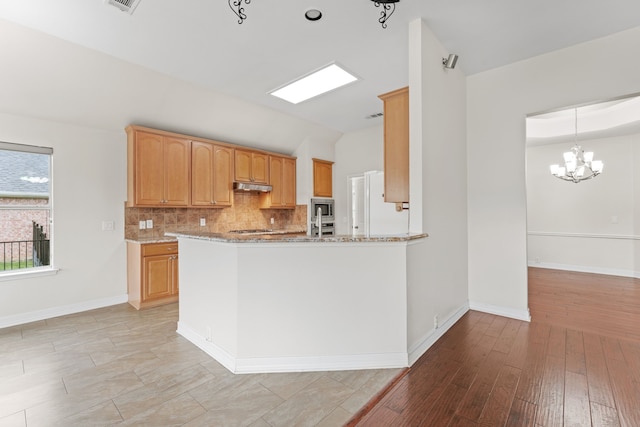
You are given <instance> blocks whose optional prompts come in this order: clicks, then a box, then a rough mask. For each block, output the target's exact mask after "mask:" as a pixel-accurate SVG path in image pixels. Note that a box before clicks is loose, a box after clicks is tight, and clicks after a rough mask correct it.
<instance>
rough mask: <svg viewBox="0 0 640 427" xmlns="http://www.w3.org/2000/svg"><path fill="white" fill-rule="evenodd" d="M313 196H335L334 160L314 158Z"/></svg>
mask: <svg viewBox="0 0 640 427" xmlns="http://www.w3.org/2000/svg"><path fill="white" fill-rule="evenodd" d="M313 196H314V197H329V198H330V197H333V162H330V161H328V160H320V159H313Z"/></svg>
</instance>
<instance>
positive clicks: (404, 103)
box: [380, 88, 409, 203]
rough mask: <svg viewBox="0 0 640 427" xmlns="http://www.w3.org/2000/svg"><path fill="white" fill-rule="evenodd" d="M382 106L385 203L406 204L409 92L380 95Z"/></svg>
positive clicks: (407, 186)
mask: <svg viewBox="0 0 640 427" xmlns="http://www.w3.org/2000/svg"><path fill="white" fill-rule="evenodd" d="M380 99H382V100H383V102H384V201H385V202H394V203H407V202H409V88H403V89H399V90H396V91H394V92H390V93H388V94H385V95H380Z"/></svg>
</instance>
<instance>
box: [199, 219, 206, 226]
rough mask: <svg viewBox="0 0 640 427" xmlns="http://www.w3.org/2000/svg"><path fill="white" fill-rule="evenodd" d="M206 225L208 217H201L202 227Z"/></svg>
mask: <svg viewBox="0 0 640 427" xmlns="http://www.w3.org/2000/svg"><path fill="white" fill-rule="evenodd" d="M205 225H207V220H206V218H200V227H204V226H205Z"/></svg>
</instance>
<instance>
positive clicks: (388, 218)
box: [349, 171, 409, 236]
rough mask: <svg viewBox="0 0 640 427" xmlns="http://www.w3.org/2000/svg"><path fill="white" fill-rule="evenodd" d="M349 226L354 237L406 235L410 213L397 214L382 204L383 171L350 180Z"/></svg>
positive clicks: (385, 204)
mask: <svg viewBox="0 0 640 427" xmlns="http://www.w3.org/2000/svg"><path fill="white" fill-rule="evenodd" d="M349 182H350V187H351V192H350V193H351V194H350V196H351V197H350V205H351V215H350V218H349V219H350V221H349V223H350V226H351V232H352V234H354V235H366V236H381V235H382V236H384V235H397V234H406V233H408V232H409V211H408V210H407V209H403V210H402V211H400V212H398V211H396V204H395V203H385V201H384V172H381V171H369V172H365V173H364V174H363V175H356V176H351V177H349Z"/></svg>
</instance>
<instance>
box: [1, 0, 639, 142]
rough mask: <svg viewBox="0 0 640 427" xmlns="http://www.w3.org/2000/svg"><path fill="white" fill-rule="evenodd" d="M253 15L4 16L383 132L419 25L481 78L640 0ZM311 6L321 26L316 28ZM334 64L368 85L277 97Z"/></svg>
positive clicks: (154, 4)
mask: <svg viewBox="0 0 640 427" xmlns="http://www.w3.org/2000/svg"><path fill="white" fill-rule="evenodd" d="M243 5H244V7H245V11H246V15H247V19H246V20H245V21H244V22H243V23H242V24H241V25H239V24H238V23H237V17H236V16H235V15H234V14H233V12H232V10H231V9H230V7H229V4H228V3H227V2H226V1H223V0H216V1H214V0H179V1H176V0H141V2H140V3H139V5H138V6H137V8H136V9H135V11H134V13H133V14H132V15H129V14H126V13H123V12H121V11H119V10H117V9H116V8H115V7H113V6H109V5H107V4H106V3H105V2H104V0H56V1H51V0H20V1H4V2H0V18H2V19H5V20H7V21H13V22H16V23H19V24H21V25H24V26H26V27H30V28H33V29H36V30H39V31H42V32H44V33H47V34H50V35H53V36H55V37H59V38H61V39H64V40H67V41H70V42H72V43H75V44H78V45H81V46H84V47H87V48H90V49H94V50H97V51H99V52H103V53H106V54H108V55H111V56H114V57H116V58H119V59H122V60H125V61H128V62H131V63H133V64H137V65H140V66H143V67H146V68H149V69H152V70H155V71H158V72H160V73H162V74H166V75H168V76H171V77H174V78H177V79H180V80H182V81H185V82H189V83H190V84H193V85H195V86H196V87H201V88H203V89H206V90H213V91H217V92H220V93H222V94H226V95H230V96H233V97H238V98H239V99H242V100H244V101H248V102H251V103H254V104H257V105H260V106H264V107H267V108H270V109H274V110H277V111H279V112H282V113H286V114H288V115H292V116H295V117H297V118H301V119H304V120H308V121H310V122H313V123H316V124H318V125H320V126H323V127H327V128H329V129H331V130H334V131H338V132H346V131H352V130H356V129H360V128H364V127H367V126H370V125H371V124H372V122H371V120H369V119H367V118H366V117H367V116H368V115H371V114H375V113H378V112H380V111H381V103H380V101H379V100H378V98H377V95H378V94H380V93H384V92H387V91H390V90H394V89H396V88H399V87H402V86H405V85H407V84H408V70H407V68H408V26H409V22H411V21H413V20H416V19H422V20H423V21H424V22H425V23H426V25H427V26H428V27H429V28H430V29H431V30H432V31H433V32H434V34H435V35H436V37H437V38H438V39H439V40H440V41H441V42H442V44H443V45H444V46H445V47H446V48H447V49H448V50H449V52H450V53H456V54H458V55H459V57H460V59H459V61H458V69H459V70H460V71H461V72H464V73H465V74H467V75H472V74H475V73H479V72H482V71H485V70H488V69H492V68H495V67H500V66H503V65H506V64H509V63H512V62H515V61H520V60H524V59H526V58H529V57H532V56H536V55H540V54H543V53H546V52H549V51H553V50H557V49H561V48H564V47H567V46H571V45H575V44H578V43H581V42H585V41H589V40H592V39H595V38H599V37H603V36H606V35H609V34H612V33H616V32H619V31H623V30H625V29H629V28H632V27H635V26H637V25H638V19H637V17H638V16H640V2H638V1H637V0H608V1H606V2H604V1H602V0H563V1H557V0H539V1H528V2H525V1H513V0H485V1H468V0H467V1H463V0H447V1H444V0H400V2H399V3H397V8H396V11H395V13H394V14H393V15H392V16H391V17H390V18H389V20H388V22H387V24H388V27H387V28H386V29H383V28H382V27H381V25H380V24H379V23H378V18H379V14H380V10H381V9H380V8H379V7H375V4H374V3H373V2H372V1H370V0H348V1H344V0H342V1H340V0H324V1H322V2H319V1H318V0H278V1H264V0H252V1H251V2H250V3H249V4H244V3H243ZM310 8H317V9H320V10H321V11H322V13H323V17H322V19H321V20H319V21H316V22H310V21H307V20H306V19H305V18H304V13H305V11H306V10H308V9H310ZM8 42H9V41H8V40H3V42H2V43H8ZM630 54H631V52H630ZM434 60H440V58H434ZM332 62H337V63H338V64H340V65H342V66H344V67H345V68H346V69H348V70H349V71H351V72H353V73H354V74H356V75H357V76H358V77H360V78H361V80H360V81H359V82H357V83H355V84H352V85H350V86H347V87H345V88H343V89H339V90H336V91H334V92H332V93H329V94H325V95H322V96H319V97H317V98H315V99H312V100H309V101H306V102H303V103H301V104H298V105H292V104H289V103H286V102H285V101H282V100H280V99H277V98H274V97H272V96H270V95H268V92H269V91H270V90H272V89H274V88H277V87H279V86H281V85H283V84H285V83H287V82H289V81H291V80H293V79H295V78H297V77H300V76H302V75H304V74H307V73H309V72H311V71H313V70H316V69H318V68H320V67H322V66H324V65H327V64H329V63H332ZM560 65H561V64H559V66H560Z"/></svg>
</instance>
